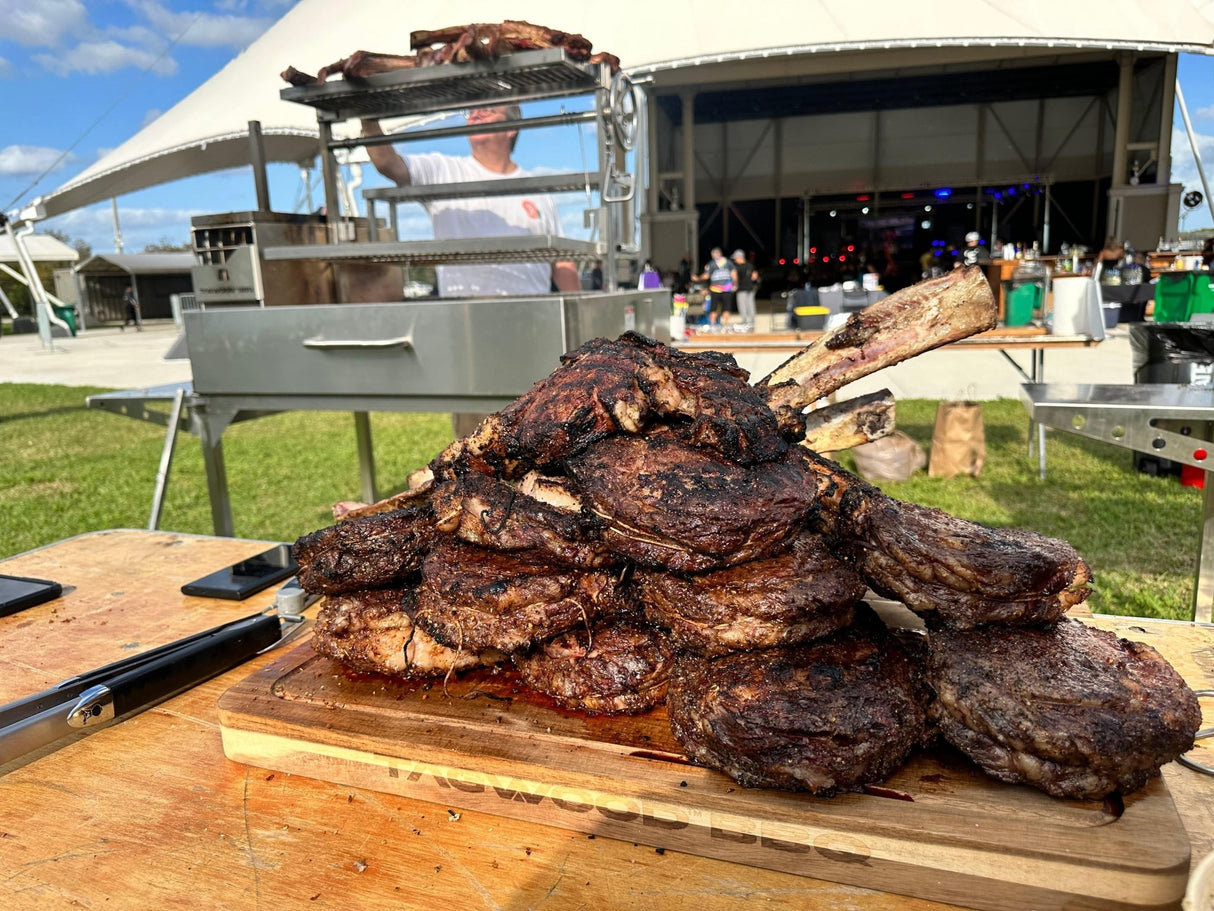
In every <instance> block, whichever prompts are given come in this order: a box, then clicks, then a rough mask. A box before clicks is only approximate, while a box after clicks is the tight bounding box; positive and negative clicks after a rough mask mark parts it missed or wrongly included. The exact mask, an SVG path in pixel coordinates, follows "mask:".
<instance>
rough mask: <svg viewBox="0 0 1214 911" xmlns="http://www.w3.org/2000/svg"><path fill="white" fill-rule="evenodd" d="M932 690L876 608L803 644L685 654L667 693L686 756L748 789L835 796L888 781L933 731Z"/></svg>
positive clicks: (679, 660) (677, 663) (667, 700)
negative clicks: (929, 721) (928, 707)
mask: <svg viewBox="0 0 1214 911" xmlns="http://www.w3.org/2000/svg"><path fill="white" fill-rule="evenodd" d="M926 699H927V690H926V687H925V686H924V683H923V680H922V672H921V669H920V668H919V667H918V666H917V665H916V664H914V663H913V662H912V661H910V660H909V659H908V658H907V656H906V655H905V653H904V652H903V651H902V649H901V648H900V647H899V646H898V644H897V643H896V642H895V641H894V639H893V638H892V637H891V636H890V635H889V634H888V633H887V632H886V630H885V627H884V625H883V624H882V623H881V621H880V620H879V619H877V618H876V617H875V616H874V615H873V614H872V613H871V611H864V612H862V614H861V619H860V622H858V623H857V624H856V625H855V626H852V627H849V628H848V629H845V630H842V631H841V632H838V633H836V634H834V635H833V636H830V637H828V638H825V639H819V640H817V641H815V642H811V643H807V644H804V645H797V646H787V647H782V648H774V649H766V650H764V651H756V652H735V653H733V654H730V655H725V656H724V657H720V658H715V659H711V660H706V659H703V658H686V657H680V658H679V659H678V660H677V661H676V663H675V669H674V672H673V673H672V674H671V678H670V687H669V692H668V694H667V698H666V705H667V710H668V711H669V714H670V725H671V729H672V730H673V731H674V734H675V736H676V737H677V738H678V740H679V743H680V744H682V745H683V748H684V749H686V750H687V753H688V755H689V756H690V757H691V758H692V759H693V760H695V761H696V762H698V763H700V764H701V765H706V766H710V767H712V768H715V769H719V770H720V771H722V772H725V773H726V774H727V775H729V776H730V777H731V778H733V779H734V780H735V781H737V782H738V783H739V784H741V785H743V786H745V787H748V788H784V789H787V790H793V791H808V792H810V793H813V794H819V795H823V796H829V795H832V794H835V793H838V792H839V791H852V790H857V789H859V788H861V787H862V786H863V785H865V784H871V783H874V782H878V781H881V780H883V779H885V778H886V777H888V776H889V775H890V774H891V773H892V772H893V771H894V770H895V769H897V768H898V767H899V766H900V765H901V764H902V762H903V761H904V760H905V759H906V757H907V756H908V755H909V754H910V752H911V751H912V750H913V749H914V748H915V747H916V746H918V745H920V744H921V743H923V742H924V739H925V737H926V712H925V702H926Z"/></svg>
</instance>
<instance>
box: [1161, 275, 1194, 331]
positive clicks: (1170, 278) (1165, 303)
mask: <svg viewBox="0 0 1214 911" xmlns="http://www.w3.org/2000/svg"><path fill="white" fill-rule="evenodd" d="M1192 292H1193V273H1192V272H1161V273H1159V279H1158V280H1157V281H1156V282H1155V322H1157V323H1185V322H1188V320H1189V314H1190V309H1189V308H1190V307H1191V306H1192V297H1193V293H1192Z"/></svg>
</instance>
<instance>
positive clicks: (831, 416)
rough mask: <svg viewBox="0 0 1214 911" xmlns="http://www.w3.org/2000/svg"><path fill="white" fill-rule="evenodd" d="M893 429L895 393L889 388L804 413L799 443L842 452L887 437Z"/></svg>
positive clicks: (814, 447)
mask: <svg viewBox="0 0 1214 911" xmlns="http://www.w3.org/2000/svg"><path fill="white" fill-rule="evenodd" d="M893 429H894V394H893V393H892V392H890V391H889V390H888V389H882V390H881V391H880V392H872V393H869V394H868V395H861V396H857V397H856V398H854V399H848V400H847V401H846V402H838V403H836V404H834V405H827V406H826V407H825V408H819V409H817V410H816V411H811V412H810V413H809V414H807V415H806V416H805V439H804V440H802V442H801V445H802V446H807V447H809V448H810V449H812V450H813V451H814V452H841V451H842V450H844V449H851V448H852V447H853V446H859V445H860V444H862V443H871V442H872V441H873V440H878V439H880V438H881V437H883V436H888V435H889V434H890V433H892V432H893Z"/></svg>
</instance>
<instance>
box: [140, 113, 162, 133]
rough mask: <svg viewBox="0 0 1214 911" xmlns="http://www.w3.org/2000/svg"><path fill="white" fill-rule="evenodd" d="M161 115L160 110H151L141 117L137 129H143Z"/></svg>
mask: <svg viewBox="0 0 1214 911" xmlns="http://www.w3.org/2000/svg"><path fill="white" fill-rule="evenodd" d="M163 113H164V111H162V110H161V109H160V108H151V109H150V110H149V111H148V112H147V113H146V114H144V115H143V123H141V124H139V128H140V129H143V128H144V127H146V126H147V125H148V124H149V123H151V122H152V121H153V120H155V119H156V118H157V117H159V116H160V115H161V114H163Z"/></svg>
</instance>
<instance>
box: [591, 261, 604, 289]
mask: <svg viewBox="0 0 1214 911" xmlns="http://www.w3.org/2000/svg"><path fill="white" fill-rule="evenodd" d="M590 290H591V291H602V290H603V261H602V260H601V259H596V260H595V261H594V268H593V269H591V270H590Z"/></svg>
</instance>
